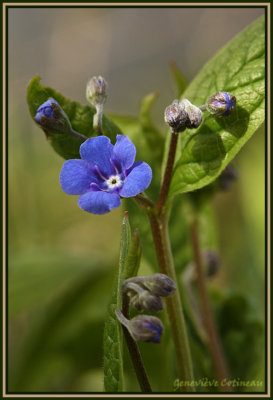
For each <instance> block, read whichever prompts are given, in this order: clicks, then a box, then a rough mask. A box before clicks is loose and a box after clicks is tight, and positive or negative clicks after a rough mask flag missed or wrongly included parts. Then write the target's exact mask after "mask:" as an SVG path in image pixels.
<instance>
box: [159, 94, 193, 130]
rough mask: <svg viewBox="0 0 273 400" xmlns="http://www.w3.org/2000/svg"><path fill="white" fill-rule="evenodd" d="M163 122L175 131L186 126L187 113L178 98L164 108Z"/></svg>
mask: <svg viewBox="0 0 273 400" xmlns="http://www.w3.org/2000/svg"><path fill="white" fill-rule="evenodd" d="M164 119H165V122H166V123H167V124H168V125H169V126H170V127H171V128H172V129H173V130H174V131H175V132H181V131H183V130H184V129H185V128H186V121H187V119H188V115H187V113H186V111H185V110H184V109H183V107H181V106H180V104H179V101H178V100H174V101H173V102H172V104H171V105H170V106H168V107H167V108H166V109H165V113H164Z"/></svg>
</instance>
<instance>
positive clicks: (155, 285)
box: [143, 274, 176, 297]
mask: <svg viewBox="0 0 273 400" xmlns="http://www.w3.org/2000/svg"><path fill="white" fill-rule="evenodd" d="M143 284H144V286H145V287H146V288H147V289H149V291H150V292H151V293H152V294H153V295H156V296H162V297H167V296H170V295H171V294H172V293H173V292H174V291H175V290H176V286H175V283H174V281H173V280H172V279H171V278H169V277H168V276H167V275H164V274H153V275H149V276H146V277H144V281H143Z"/></svg>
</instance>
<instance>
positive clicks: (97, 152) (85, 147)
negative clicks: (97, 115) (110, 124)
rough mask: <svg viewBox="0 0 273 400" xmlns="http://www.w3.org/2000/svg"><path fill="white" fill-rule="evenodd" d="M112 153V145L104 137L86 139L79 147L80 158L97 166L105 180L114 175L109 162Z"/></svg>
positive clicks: (113, 169)
mask: <svg viewBox="0 0 273 400" xmlns="http://www.w3.org/2000/svg"><path fill="white" fill-rule="evenodd" d="M112 153H113V145H112V144H111V142H110V139H109V138H108V137H106V136H96V137H93V138H90V139H87V140H86V141H85V142H84V143H83V144H82V145H81V147H80V155H81V158H83V159H84V160H87V161H89V162H90V163H92V164H93V165H97V166H98V167H99V169H100V171H101V173H102V175H104V177H105V178H106V179H107V178H109V176H111V175H114V174H115V168H114V167H113V165H112V163H111V161H110V159H111V156H112Z"/></svg>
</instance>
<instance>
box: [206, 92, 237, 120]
mask: <svg viewBox="0 0 273 400" xmlns="http://www.w3.org/2000/svg"><path fill="white" fill-rule="evenodd" d="M235 104H236V97H235V96H233V95H232V94H230V93H228V92H217V93H215V94H214V95H212V96H210V97H209V98H208V101H207V110H208V111H209V112H210V113H211V114H213V115H216V117H226V116H228V115H229V114H230V113H231V112H232V111H233V110H234V107H235Z"/></svg>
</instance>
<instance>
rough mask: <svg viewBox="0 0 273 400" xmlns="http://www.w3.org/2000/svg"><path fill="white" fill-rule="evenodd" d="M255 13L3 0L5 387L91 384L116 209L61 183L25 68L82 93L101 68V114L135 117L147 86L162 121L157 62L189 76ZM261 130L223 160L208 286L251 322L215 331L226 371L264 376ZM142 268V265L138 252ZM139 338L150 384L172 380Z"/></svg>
mask: <svg viewBox="0 0 273 400" xmlns="http://www.w3.org/2000/svg"><path fill="white" fill-rule="evenodd" d="M263 13H264V10H263V9H262V8H247V7H245V8H244V7H243V8H198V7H191V8H183V7H182V8H62V7H61V8H39V7H29V8H16V7H14V8H10V9H9V11H8V63H9V72H8V85H9V86H8V89H9V97H8V106H9V108H8V110H9V115H8V118H9V121H8V123H9V131H8V189H9V201H8V211H9V216H8V217H9V220H8V222H9V227H8V312H9V328H8V378H9V383H8V390H9V391H11V392H32V391H35V392H54V391H56V392H76V391H78V392H86V391H87V392H88V391H89V392H100V391H103V369H102V333H103V324H104V319H105V314H106V310H107V305H108V301H109V295H110V291H111V285H112V283H113V279H114V276H115V273H116V269H117V263H118V252H119V240H120V226H121V217H122V210H121V209H118V210H114V211H112V212H111V213H110V214H108V215H104V216H96V215H91V214H87V213H85V212H83V211H82V210H80V209H79V208H78V207H77V205H76V198H75V197H74V196H68V195H66V194H64V193H63V192H62V190H61V188H60V186H59V172H60V169H61V166H62V163H63V160H62V159H61V158H60V157H59V156H58V155H57V154H55V153H54V151H53V150H52V149H51V147H50V146H49V144H48V143H47V141H46V138H45V136H44V134H43V133H42V131H41V130H40V129H39V128H38V127H37V126H36V125H35V124H34V123H33V121H32V120H31V117H30V115H29V112H28V108H27V104H26V87H27V84H28V82H29V80H30V79H31V78H32V77H33V76H34V75H36V74H39V75H40V76H41V78H42V84H44V85H45V86H51V87H53V88H55V89H56V90H57V91H59V92H61V93H62V94H63V95H64V96H66V97H68V98H71V99H73V100H76V101H79V102H81V103H86V100H85V86H86V82H87V81H88V80H89V78H90V77H91V76H93V75H99V74H100V75H103V76H104V77H105V78H106V80H107V81H108V83H109V87H110V94H109V98H108V101H107V104H106V107H105V108H106V114H107V113H122V114H126V113H128V114H131V115H137V114H138V111H139V104H140V101H141V99H142V98H143V96H144V95H146V94H148V93H151V92H155V91H158V92H159V98H158V100H157V103H156V105H155V107H154V113H153V116H154V119H155V121H156V123H157V125H158V126H159V127H160V128H161V129H165V130H166V128H165V126H164V121H163V112H164V109H165V107H166V106H167V105H168V104H170V103H171V101H172V100H173V98H174V96H175V94H174V93H175V91H174V87H173V83H172V79H171V74H170V71H169V67H168V63H169V61H170V60H174V61H175V62H176V63H177V65H178V66H179V67H180V69H181V70H182V71H183V74H184V75H185V77H186V78H187V79H188V80H189V81H190V80H191V79H193V78H194V76H195V75H196V74H197V73H198V71H199V70H200V69H201V68H202V66H203V64H204V63H205V62H206V61H207V60H209V59H210V58H211V56H212V55H213V54H215V52H217V51H218V50H219V49H220V48H221V47H222V46H223V45H224V44H226V43H227V42H228V41H229V40H230V39H231V38H233V37H234V36H235V35H236V34H237V33H238V32H240V31H241V30H242V29H243V28H245V27H246V26H247V25H248V24H249V23H251V22H253V21H254V20H255V19H256V18H258V17H259V16H260V15H262V14H263ZM124 133H125V134H126V132H124ZM264 140H265V139H264V129H263V128H261V129H259V131H258V132H257V133H256V134H255V135H254V137H253V138H252V139H251V140H250V141H249V143H248V144H247V145H246V146H245V147H244V148H243V149H242V151H241V152H240V153H239V155H238V156H237V157H236V159H235V161H234V165H235V166H236V167H237V168H238V171H239V179H238V181H237V182H236V183H235V184H234V185H233V187H232V189H231V190H230V191H228V192H221V193H219V194H217V195H216V196H215V198H214V201H213V208H214V212H215V215H216V226H217V231H218V242H219V253H220V255H221V259H222V266H221V270H220V272H219V273H218V275H217V276H216V277H215V278H213V279H212V282H211V290H212V293H214V296H215V298H216V299H219V296H220V297H221V296H222V295H220V294H219V288H220V291H222V292H224V293H230V292H232V293H236V296H237V297H236V296H235V297H233V298H232V299H233V300H234V299H235V300H234V301H235V306H230V303H229V300H228V301H227V302H226V303H225V304H224V306H225V307H229V306H230V308H228V309H227V312H230V313H231V314H232V316H234V314H236V313H237V308H238V307H239V308H240V307H241V306H239V305H238V304H242V302H243V305H242V307H241V309H243V310H247V311H246V313H247V315H249V319H250V320H251V324H252V325H251V327H252V328H249V330H250V334H249V335H250V336H246V335H242V334H241V336H240V333H238V332H239V331H238V330H236V329H237V328H236V329H235V330H234V331H231V333H230V335H231V337H227V336H228V335H226V336H225V340H226V341H227V343H228V344H225V348H226V349H230V348H231V347H232V346H235V348H234V349H235V350H234V353H236V352H237V350H236V349H238V348H239V349H241V354H240V352H239V356H240V357H241V359H243V361H244V362H243V361H242V365H240V364H238V362H237V361H238V360H237V359H236V357H235V358H234V359H232V357H231V358H230V359H229V362H230V363H231V364H232V365H234V366H235V367H234V368H235V369H234V370H232V372H233V377H234V378H236V377H237V376H239V375H238V374H239V373H240V371H241V369H242V368H244V365H245V363H248V364H251V371H250V370H249V372H248V375H247V377H249V379H263V367H262V365H263V358H262V356H261V355H262V353H263V351H262V350H263V348H262V345H263V340H262V336H263V334H261V332H262V329H263V328H262V323H263V319H264V318H263V315H264V270H265V260H264V254H265V237H264V224H265V208H264V202H265V195H264V193H265V177H264V169H265V143H264ZM146 161H148V160H146ZM132 228H135V226H133V227H132ZM141 272H143V273H149V268H148V267H147V266H146V265H145V262H143V264H142V267H141ZM227 296H229V295H227ZM238 296H239V297H238ZM240 296H241V297H240ZM226 298H228V299H230V297H225V299H226ZM238 298H239V300H238ZM236 299H237V300H236ZM240 299H241V300H240ZM242 299H243V300H242ZM246 299H247V300H246ZM217 301H218V300H217ZM217 301H216V303H217ZM236 301H237V302H238V301H239V303H236ZM240 301H241V303H240ZM237 305H238V306H237ZM224 306H223V307H224ZM232 307H233V308H232ZM236 307H237V308H236ZM215 309H216V313H217V307H216V308H215ZM238 315H239V317H238V318H239V319H240V312H239V313H238ZM163 318H165V317H164V315H163ZM219 321H220V323H221V317H219ZM232 321H233V320H232ZM255 323H256V325H255ZM253 324H254V325H253ZM256 331H257V333H256ZM253 332H254V333H253ZM252 333H253V334H252ZM238 335H239V336H238ZM165 336H166V337H165V338H164V339H163V342H162V345H161V346H164V345H165V346H171V345H170V343H169V340H168V330H167V331H166V334H165ZM236 343H237V347H236ZM230 346H231V347H230ZM251 346H252V347H255V346H256V347H257V346H258V348H259V349H260V350H258V351H256V350H257V349H256V348H255V352H254V353H253V352H252V353H251V354H252V357H253V358H252V359H251V360H250V361H249V362H248V361H246V360H247V359H246V356H247V353H248V352H249V348H250V347H251ZM141 347H142V350H143V354H144V359H145V360H147V362H148V365H149V367H148V373H149V374H150V375H151V380H152V385H153V387H154V389H155V391H169V390H172V382H173V377H174V376H175V372H174V373H173V366H172V365H168V364H164V365H166V370H163V371H162V368H161V371H158V368H156V366H157V365H160V364H158V363H159V362H161V363H167V362H168V361H166V360H165V358H164V356H163V355H162V354H163V353H162V352H161V348H162V347H160V346H159V347H156V346H155V347H152V345H148V344H143V346H141ZM193 347H194V344H193ZM231 353H232V351H231ZM237 357H238V354H237ZM197 359H198V357H197ZM126 365H127V368H126V373H125V379H126V384H127V390H128V391H137V390H138V386H137V384H136V382H135V379H134V376H133V373H132V367H131V364H130V362H129V360H127V361H126ZM161 365H162V364H161ZM236 366H237V369H238V368H239V369H238V371H239V372H238V371H237V370H236ZM166 371H168V372H166ZM236 371H237V372H236ZM236 374H237V375H236ZM201 375H202V373H201ZM260 390H261V389H260Z"/></svg>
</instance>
